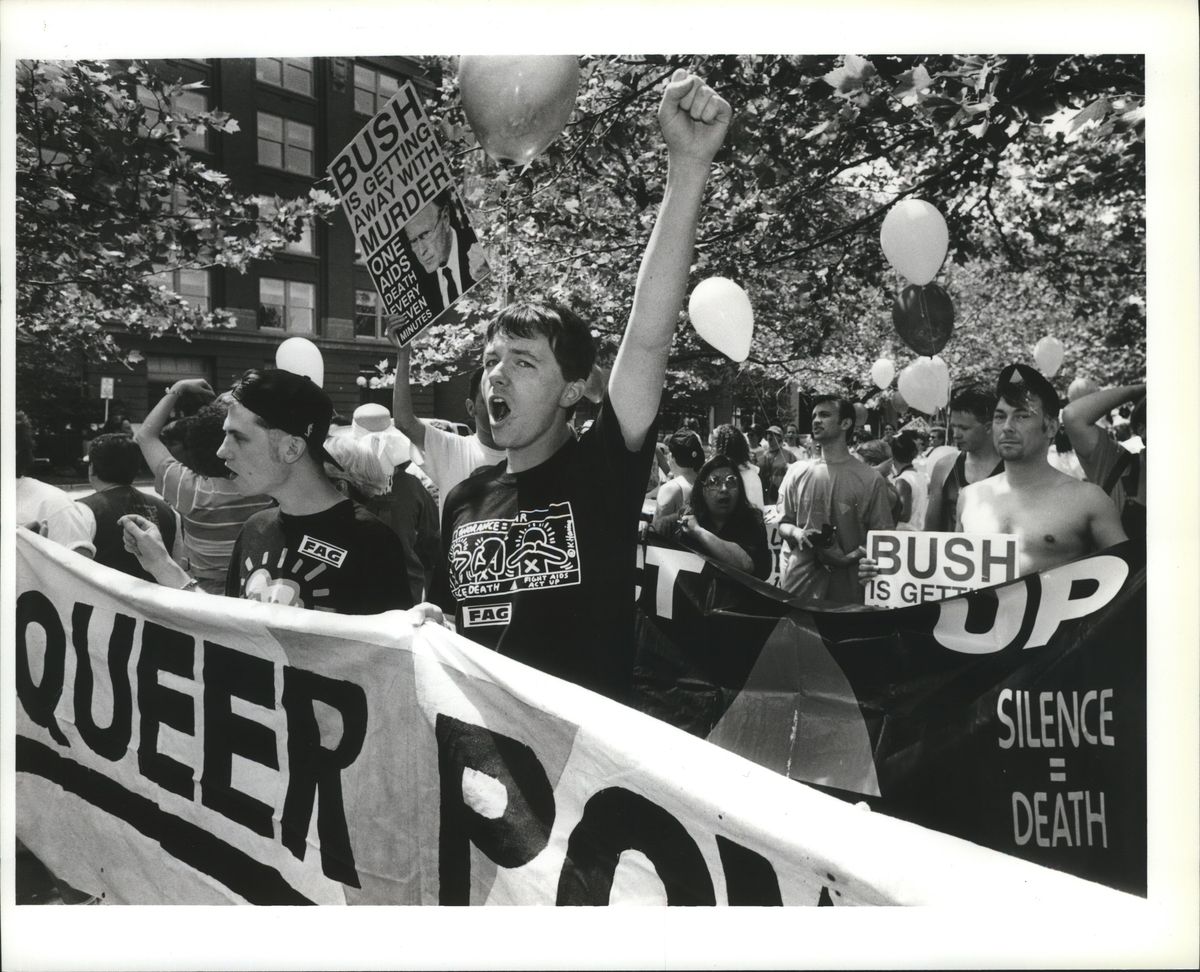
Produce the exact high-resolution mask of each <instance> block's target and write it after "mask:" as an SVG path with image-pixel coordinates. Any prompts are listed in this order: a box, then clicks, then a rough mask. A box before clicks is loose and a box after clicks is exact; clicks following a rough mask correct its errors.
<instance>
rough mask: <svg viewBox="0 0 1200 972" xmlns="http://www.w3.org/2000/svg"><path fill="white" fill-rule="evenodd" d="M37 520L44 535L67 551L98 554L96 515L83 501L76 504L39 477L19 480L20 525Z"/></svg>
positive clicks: (91, 554)
mask: <svg viewBox="0 0 1200 972" xmlns="http://www.w3.org/2000/svg"><path fill="white" fill-rule="evenodd" d="M31 523H37V524H39V525H40V527H41V534H42V536H44V537H46V538H47V539H49V540H53V541H54V542H55V543H59V544H62V545H63V546H64V547H66V548H67V549H68V550H75V551H78V552H79V553H86V554H87V555H88V556H95V554H96V546H95V544H93V543H92V538H93V537H95V535H96V517H95V515H94V514H93V513H92V511H91V510H90V509H88V508H87V507H86V506H84V505H83V504H82V503H76V502H75V501H74V500H73V499H71V497H70V496H68V495H67V494H66V493H64V492H63V491H62V490H61V489H59V488H58V487H57V486H51V485H50V484H49V483H43V482H42V481H41V480H40V479H32V478H30V477H29V476H21V477H19V478H18V479H17V525H18V526H29V524H31Z"/></svg>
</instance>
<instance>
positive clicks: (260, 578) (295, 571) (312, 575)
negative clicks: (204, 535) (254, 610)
mask: <svg viewBox="0 0 1200 972" xmlns="http://www.w3.org/2000/svg"><path fill="white" fill-rule="evenodd" d="M311 541H312V538H311V537H308V536H305V537H304V540H302V541H301V543H300V548H299V549H298V550H297V556H296V558H295V560H294V561H293V562H292V564H291V566H290V567H289V566H288V560H289V559H290V554H291V551H290V550H289V549H288V548H287V547H284V548H283V549H282V550H280V551H279V556H278V558H276V560H275V562H274V564H270V563H268V561H269V560H270V558H271V553H270V551H264V552H263V555H262V562H261V564H257V565H256V564H255V563H254V561H253V560H251V559H250V558H249V557H247V558H246V559H245V561H244V562H243V563H244V566H245V568H246V580H245V582H244V583H243V585H242V597H244V598H245V599H246V600H248V601H261V602H262V603H263V604H287V605H290V606H292V607H301V608H316V609H318V610H319V609H320V608H321V601H322V600H323V599H326V598H328V597H329V594H330V590H329V588H328V587H320V588H310V589H309V596H310V598H311V599H312V601H313V603H312V604H305V603H304V596H303V593H302V588H301V586H300V583H299V582H298V581H295V580H292V579H291V578H290V577H286V576H276V575H277V574H279V573H284V574H287V573H290V574H292V575H293V576H298V577H301V578H302V579H303V581H304V583H305V584H306V585H311V584H312V582H313V581H314V580H316V578H317V577H319V576H320V575H321V574H323V573H324V572H325V571H326V570H328V569H329V564H330V561H329V560H328V559H326V558H325V557H321V558H320V559H319V560H318V562H317V563H315V564H314V563H313V562H312V561H311V560H308V561H307V562H306V558H307V557H312V556H314V551H313V550H312V549H306V545H310V546H311V543H310V542H311ZM315 543H316V545H317V546H318V547H319V548H320V549H322V550H336V551H339V552H340V553H341V555H342V556H341V561H344V560H345V556H346V552H345V551H344V550H341V548H339V547H333V546H332V545H327V544H321V542H320V541H315ZM321 561H324V562H323V563H322V562H321ZM341 561H339V563H337V564H335V565H334V566H341ZM301 571H304V573H303V574H301Z"/></svg>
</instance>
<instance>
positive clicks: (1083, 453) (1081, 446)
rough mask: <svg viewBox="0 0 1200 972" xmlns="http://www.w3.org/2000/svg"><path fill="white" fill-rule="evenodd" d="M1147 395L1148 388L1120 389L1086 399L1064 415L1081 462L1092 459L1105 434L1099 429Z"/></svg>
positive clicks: (1130, 387)
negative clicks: (1116, 412) (1109, 416)
mask: <svg viewBox="0 0 1200 972" xmlns="http://www.w3.org/2000/svg"><path fill="white" fill-rule="evenodd" d="M1145 394H1146V386H1145V385H1144V384H1142V385H1118V386H1117V387H1116V388H1104V389H1102V390H1100V391H1097V392H1092V393H1091V394H1090V395H1083V396H1081V397H1080V398H1077V399H1075V401H1073V402H1071V403H1070V404H1069V405H1067V407H1066V408H1064V409H1063V411H1062V420H1063V427H1064V428H1065V429H1066V430H1067V437H1068V438H1069V439H1070V440H1071V448H1073V449H1074V450H1075V452H1076V454H1077V455H1078V456H1079V458H1080V459H1090V458H1091V457H1092V453H1093V452H1095V451H1096V446H1097V445H1098V444H1099V442H1100V436H1102V435H1105V434H1106V433H1105V431H1104V430H1103V429H1101V428H1100V427H1098V426H1097V425H1096V423H1097V422H1099V421H1100V419H1102V418H1104V416H1105V415H1107V414H1108V413H1109V412H1111V411H1112V410H1113V409H1114V408H1117V407H1118V406H1120V405H1124V404H1125V403H1126V402H1136V401H1137V400H1138V399H1139V398H1141V397H1142V396H1143V395H1145Z"/></svg>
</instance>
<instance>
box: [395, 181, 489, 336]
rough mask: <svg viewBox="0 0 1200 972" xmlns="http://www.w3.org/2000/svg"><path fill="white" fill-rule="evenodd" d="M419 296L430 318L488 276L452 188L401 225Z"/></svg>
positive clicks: (487, 270)
mask: <svg viewBox="0 0 1200 972" xmlns="http://www.w3.org/2000/svg"><path fill="white" fill-rule="evenodd" d="M404 240H405V243H406V244H407V246H408V248H409V250H411V251H412V254H413V264H414V269H415V270H416V274H417V282H418V285H419V287H420V290H421V296H422V298H423V299H424V301H425V304H426V305H427V306H428V307H429V310H430V311H431V313H432V314H433V316H434V317H437V315H439V314H440V313H442V311H444V310H445V309H446V308H447V307H449V306H450V305H451V304H453V303H454V302H455V301H456V300H457V299H458V298H459V297H460V296H461V295H462V294H463V293H465V292H466V291H468V290H470V288H471V287H473V286H475V284H476V283H478V282H479V281H480V280H482V279H483V278H484V277H486V276H487V275H488V273H489V272H490V269H489V267H488V264H487V258H486V257H485V256H484V253H483V247H482V246H481V245H480V243H479V240H478V239H477V238H476V236H475V232H474V230H472V229H471V226H470V224H469V223H468V222H467V219H466V216H465V215H464V214H463V211H462V206H461V205H460V203H459V201H458V198H457V196H456V194H455V192H454V190H453V189H444V190H442V192H440V193H438V195H437V196H436V197H434V199H433V201H432V202H431V203H429V205H427V206H426V207H425V208H424V209H422V210H420V211H419V212H417V213H416V214H415V215H414V216H413V217H412V218H411V219H410V220H409V221H408V222H407V223H405V224H404Z"/></svg>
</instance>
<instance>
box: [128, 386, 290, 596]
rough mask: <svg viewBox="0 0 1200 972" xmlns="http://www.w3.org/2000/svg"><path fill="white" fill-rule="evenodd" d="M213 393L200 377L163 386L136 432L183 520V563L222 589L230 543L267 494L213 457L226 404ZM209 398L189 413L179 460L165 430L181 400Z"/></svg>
mask: <svg viewBox="0 0 1200 972" xmlns="http://www.w3.org/2000/svg"><path fill="white" fill-rule="evenodd" d="M216 398H217V395H216V393H215V392H214V391H213V390H212V387H211V386H210V385H209V383H208V382H207V381H205V380H204V379H203V378H183V379H181V380H179V381H177V382H175V383H174V384H172V385H171V387H170V388H168V389H167V391H166V394H164V395H163V397H162V398H161V399H160V400H159V402H158V404H157V405H155V406H154V408H152V409H151V410H150V414H149V415H147V416H146V419H145V421H144V422H142V424H141V426H140V427H139V428H138V430H137V432H136V433H134V437H133V441H134V442H136V443H137V444H138V446H139V448H141V450H142V456H143V458H145V460H146V465H147V466H149V467H150V471H151V472H153V473H154V488H155V489H156V490H157V491H158V495H159V496H161V497H162V498H163V499H164V500H165V501H166V503H167V505H168V506H170V507H171V508H172V509H174V510H175V511H176V512H177V513H178V514H179V516H180V519H181V520H182V523H183V544H182V551H181V553H182V555H183V559H182V560H181V564H182V566H183V567H184V569H185V570H187V571H188V573H189V574H190V575H191V576H192V577H195V578H196V582H197V584H198V585H199V587H200V589H201V590H204V591H207V592H208V593H210V594H223V593H225V575H226V574H227V573H228V572H229V558H230V557H231V556H232V554H233V544H234V542H235V541H236V540H237V538H238V534H239V533H241V530H242V524H243V523H245V522H246V521H247V520H248V519H249V518H250V517H251V516H253V515H254V514H255V513H257V512H259V511H260V510H266V509H269V508H270V507H271V506H272V501H271V498H270V497H269V496H249V495H245V494H243V493H242V491H241V490H239V489H238V488H237V487H236V486H234V484H233V482H232V481H231V480H230V478H229V470H228V469H226V468H225V463H224V462H222V461H221V460H220V459H219V458H218V457H217V450H218V449H219V448H220V447H221V442H222V439H223V438H224V432H223V431H222V423H224V421H225V416H226V413H227V412H228V410H229V405H228V403H227V401H226V399H227V398H228V395H222V396H221V397H220V399H218V400H216V401H214V400H213V399H216ZM186 399H192V400H193V401H195V402H203V403H207V404H204V405H202V407H201V408H200V409H199V410H198V411H197V412H196V413H195V414H194V415H191V416H189V417H188V418H185V419H181V420H180V421H182V422H186V423H187V426H186V428H185V430H184V442H185V444H186V446H187V448H186V450H185V452H186V457H185V458H186V459H187V462H186V463H185V462H181V461H180V460H179V459H177V458H176V457H175V456H174V455H172V453H171V450H170V449H169V448H168V447H167V445H166V443H165V442H164V441H163V430H164V427H165V426H166V424H167V422H168V420H169V419H170V417H171V414H172V412H173V411H174V410H175V409H176V408H178V407H179V404H180V402H182V401H184V400H186Z"/></svg>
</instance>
